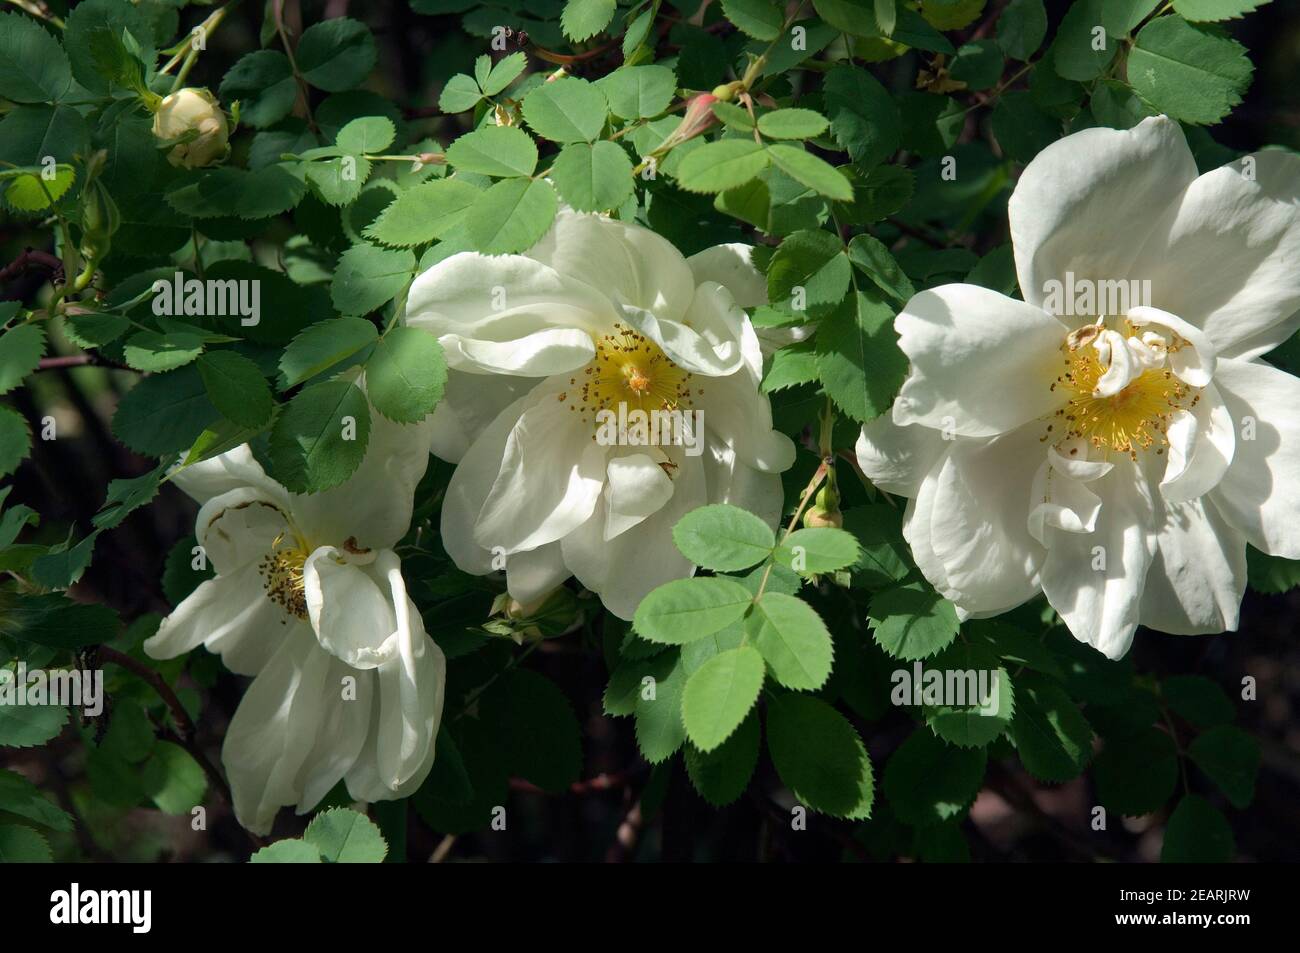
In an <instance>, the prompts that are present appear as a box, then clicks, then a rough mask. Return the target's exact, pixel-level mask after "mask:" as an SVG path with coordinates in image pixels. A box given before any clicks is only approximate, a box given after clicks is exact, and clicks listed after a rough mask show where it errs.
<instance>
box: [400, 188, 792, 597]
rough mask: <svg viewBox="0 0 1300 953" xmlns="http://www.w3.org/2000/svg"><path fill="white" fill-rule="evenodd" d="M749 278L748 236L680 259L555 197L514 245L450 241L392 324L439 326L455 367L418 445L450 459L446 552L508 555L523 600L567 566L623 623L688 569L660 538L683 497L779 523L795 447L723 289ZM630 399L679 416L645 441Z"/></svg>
mask: <svg viewBox="0 0 1300 953" xmlns="http://www.w3.org/2000/svg"><path fill="white" fill-rule="evenodd" d="M763 289H764V284H763V278H762V276H761V275H759V274H758V272H757V271H755V269H754V268H753V266H752V265H751V264H750V263H749V257H748V249H747V248H745V247H744V246H737V245H723V246H718V247H715V248H711V249H708V250H706V251H704V252H701V253H700V254H698V255H695V256H694V257H692V258H690V259H686V258H683V257H682V255H681V253H680V252H678V251H677V249H676V248H674V247H673V246H672V245H671V244H670V243H669V242H668V241H666V240H665V239H663V238H661V237H660V236H658V235H656V234H655V233H653V232H651V231H649V230H647V229H644V228H640V227H637V226H634V225H629V224H626V223H623V222H618V221H614V220H612V219H609V218H605V217H602V216H597V215H581V214H577V213H575V212H572V211H570V210H568V209H564V210H561V212H560V214H559V216H558V217H557V219H556V222H555V225H554V226H553V227H552V228H551V230H550V232H549V233H548V234H547V235H546V237H545V238H543V239H542V241H541V242H539V243H538V244H537V245H535V246H534V247H533V248H531V249H529V251H528V252H526V253H525V254H522V255H503V256H496V257H485V256H483V255H479V254H473V253H462V254H457V255H454V256H452V257H450V258H448V259H447V260H445V261H442V262H440V263H438V264H437V265H435V266H434V267H432V268H430V269H429V270H428V271H426V272H425V273H424V274H422V275H420V276H419V277H418V278H417V279H416V280H415V283H414V284H413V285H412V287H411V292H410V295H409V297H408V300H407V305H406V317H405V320H406V323H407V324H409V325H411V326H413V327H419V328H425V329H427V330H428V331H430V332H432V333H433V334H436V335H437V336H438V339H439V340H440V341H441V342H442V346H443V348H444V349H445V351H446V354H447V362H448V366H449V367H450V368H451V370H450V374H449V381H448V385H447V392H446V397H445V398H444V400H443V402H442V403H441V404H440V405H439V407H438V409H437V410H436V411H435V413H434V421H435V425H436V426H435V437H434V453H436V454H438V456H440V457H442V458H444V459H446V460H449V461H451V462H453V463H457V464H458V466H457V467H456V472H455V474H454V475H453V476H452V480H451V484H450V486H449V487H448V489H447V495H446V498H445V500H444V502H443V508H442V535H443V544H444V546H445V547H446V549H447V552H448V553H449V554H450V555H451V557H452V559H453V560H455V562H456V564H457V565H458V566H460V567H461V568H462V569H463V570H465V571H466V572H470V573H476V574H484V573H488V572H491V571H493V570H494V569H501V568H505V569H506V576H507V585H508V588H509V590H510V595H511V596H512V597H513V598H515V599H516V600H518V601H519V602H521V603H524V604H530V603H533V602H535V601H536V600H537V599H539V598H541V597H542V596H544V595H545V594H546V593H547V592H549V591H550V590H551V589H553V588H554V587H555V586H557V585H559V584H560V583H561V582H563V581H564V580H565V579H566V578H567V577H568V576H570V575H573V576H576V577H577V578H578V580H579V581H580V582H581V583H582V584H583V585H584V586H586V587H587V588H588V589H590V590H592V591H593V592H596V593H598V594H599V595H600V597H601V600H602V601H603V602H604V604H605V605H606V607H608V608H609V610H610V611H611V612H613V613H615V614H616V615H618V616H620V617H622V618H625V619H630V618H631V617H632V613H633V612H634V611H635V609H636V606H637V604H638V603H639V602H640V600H641V598H642V597H643V596H644V595H645V594H646V593H647V592H649V591H650V590H651V589H653V588H654V587H655V586H658V585H660V584H661V583H664V582H667V581H669V580H672V579H678V578H682V577H685V576H689V575H690V574H691V572H692V571H693V567H692V566H691V563H690V562H689V560H687V559H686V558H685V557H684V556H682V555H681V554H680V553H679V552H678V551H677V549H676V547H675V546H674V545H673V541H672V527H673V525H674V524H675V523H676V522H677V521H678V520H679V519H680V518H681V517H682V516H683V515H684V514H686V513H687V512H689V511H690V510H692V509H695V508H696V507H698V506H702V505H704V504H705V503H721V502H726V503H732V504H735V505H737V506H742V507H744V508H746V509H748V510H750V511H752V512H754V513H756V514H758V515H759V516H761V517H762V518H764V519H766V520H768V521H769V522H772V523H775V521H776V520H777V519H778V518H779V516H780V509H781V502H782V492H781V481H780V477H779V475H778V474H780V472H781V471H783V470H785V469H787V468H788V467H789V466H790V465H791V463H792V462H793V460H794V445H793V444H792V443H791V442H790V440H789V439H788V438H787V437H785V436H784V435H782V434H780V433H777V432H775V431H773V429H772V415H771V408H770V406H769V404H768V401H767V399H766V397H764V396H763V395H762V394H760V393H759V390H758V384H759V379H760V376H761V374H762V355H761V354H760V350H759V342H758V339H757V338H756V337H755V335H754V330H753V328H752V327H751V326H750V323H749V319H748V318H747V317H746V316H745V313H744V312H743V311H742V310H741V309H740V307H739V306H738V305H737V303H736V302H737V300H742V301H746V302H748V303H756V302H757V301H759V300H762V298H763V296H764V291H763ZM620 411H621V412H622V413H624V414H625V415H626V416H627V417H628V419H629V421H630V423H629V426H626V427H623V426H621V419H620V418H619V413H620ZM637 412H641V413H644V414H645V415H646V416H649V415H650V414H651V413H652V412H660V414H661V415H662V414H663V412H671V414H675V415H676V418H675V419H676V420H678V421H680V423H681V428H680V430H679V431H678V432H677V433H675V434H670V435H666V434H665V433H664V432H663V431H660V430H656V431H655V433H654V434H653V435H649V434H648V433H647V431H645V430H638V428H637V426H636V425H635V418H636V414H637ZM611 419H614V420H618V421H619V424H618V425H617V426H612V425H610V421H611ZM661 419H667V418H662V417H661ZM647 436H648V437H649V439H646V438H647ZM665 436H667V439H661V438H663V437H665Z"/></svg>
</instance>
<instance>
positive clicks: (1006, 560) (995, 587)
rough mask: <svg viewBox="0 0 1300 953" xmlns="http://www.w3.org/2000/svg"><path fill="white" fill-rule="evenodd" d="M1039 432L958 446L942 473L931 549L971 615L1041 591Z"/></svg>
mask: <svg viewBox="0 0 1300 953" xmlns="http://www.w3.org/2000/svg"><path fill="white" fill-rule="evenodd" d="M1043 454H1044V451H1043V445H1042V444H1041V443H1040V442H1039V434H1038V430H1037V428H1036V427H1026V428H1022V429H1021V430H1018V431H1015V432H1014V433H1011V434H1007V435H1005V436H1002V437H998V438H995V439H993V440H960V441H955V442H954V444H953V446H952V448H951V449H950V450H949V452H948V454H947V456H946V458H945V459H944V462H943V464H942V465H941V466H940V467H939V468H938V470H939V472H938V476H937V479H936V482H935V484H934V499H933V501H932V503H931V507H932V509H931V512H930V548H931V550H932V551H933V552H934V555H935V557H936V558H937V559H938V560H939V561H940V562H941V563H942V564H943V567H944V576H945V577H946V580H947V586H948V588H949V589H950V590H952V591H953V592H954V593H955V594H956V595H957V598H955V599H953V601H954V602H956V603H957V604H958V605H960V606H961V607H962V608H964V609H966V610H967V611H970V612H979V611H981V610H986V609H994V608H999V607H1006V606H1009V605H1017V604H1019V603H1021V602H1024V601H1025V600H1026V599H1029V598H1031V597H1032V596H1034V595H1036V594H1037V592H1038V571H1039V567H1040V566H1041V564H1042V560H1043V555H1044V554H1043V548H1042V546H1041V545H1040V544H1039V543H1038V542H1037V541H1036V540H1035V539H1034V538H1033V537H1032V536H1031V535H1030V533H1029V510H1030V506H1031V501H1032V496H1031V494H1032V489H1033V482H1034V475H1035V473H1036V472H1037V470H1038V461H1039V460H1041V459H1042V458H1043Z"/></svg>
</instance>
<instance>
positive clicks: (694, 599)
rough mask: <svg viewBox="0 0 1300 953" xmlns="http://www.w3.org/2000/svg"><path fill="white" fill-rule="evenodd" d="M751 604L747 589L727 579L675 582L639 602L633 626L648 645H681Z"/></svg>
mask: <svg viewBox="0 0 1300 953" xmlns="http://www.w3.org/2000/svg"><path fill="white" fill-rule="evenodd" d="M751 601H752V597H751V596H750V594H749V590H748V589H746V588H745V587H744V586H742V585H741V584H740V583H738V582H734V581H732V580H730V579H720V578H716V577H714V578H709V577H700V578H695V579H675V580H673V581H672V582H667V583H664V584H663V585H662V586H659V587H658V588H656V589H653V590H651V591H650V593H649V594H648V595H647V596H646V597H645V598H644V599H642V600H641V604H640V605H639V606H637V610H636V617H635V619H634V624H635V625H636V630H637V632H638V633H639V634H640V635H641V636H642V637H643V638H646V639H649V640H650V641H652V642H662V643H664V644H665V645H683V644H685V643H687V642H694V641H695V640H696V639H702V638H704V637H705V636H706V635H712V634H713V633H714V632H717V631H718V630H719V629H722V628H725V627H726V626H728V625H730V624H731V623H733V622H735V621H737V620H738V619H740V617H741V616H743V615H744V614H745V610H746V609H748V608H749V604H750V602H751Z"/></svg>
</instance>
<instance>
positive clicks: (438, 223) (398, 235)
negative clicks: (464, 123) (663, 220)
mask: <svg viewBox="0 0 1300 953" xmlns="http://www.w3.org/2000/svg"><path fill="white" fill-rule="evenodd" d="M629 178H630V177H629ZM480 194H481V192H480V190H479V189H477V188H475V187H474V186H472V185H470V184H469V183H468V182H465V181H463V180H461V179H434V180H433V181H431V182H422V183H420V184H419V185H415V186H412V187H411V188H409V189H407V190H405V191H404V192H401V193H399V194H398V196H397V198H396V199H394V200H393V201H392V202H390V203H389V204H388V205H387V206H386V207H385V208H384V210H383V211H382V212H380V213H379V217H378V218H377V219H375V220H374V221H373V222H371V223H370V224H369V225H368V226H367V227H366V229H365V235H366V237H367V238H369V239H372V240H374V241H377V242H379V243H380V244H381V245H392V246H394V247H396V248H409V247H411V246H412V245H424V244H427V243H428V242H432V241H434V240H436V239H442V238H446V237H447V236H448V235H450V234H451V233H452V232H453V231H454V230H455V229H456V228H457V227H458V226H459V225H460V224H461V223H462V222H463V221H464V218H465V211H466V209H468V208H469V207H470V206H471V205H473V204H474V201H475V199H477V198H478V197H479V195H480Z"/></svg>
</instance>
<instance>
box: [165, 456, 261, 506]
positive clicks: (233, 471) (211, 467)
mask: <svg viewBox="0 0 1300 953" xmlns="http://www.w3.org/2000/svg"><path fill="white" fill-rule="evenodd" d="M169 476H170V479H171V482H172V483H175V484H176V485H177V486H178V487H180V488H181V489H182V490H184V491H185V492H186V493H187V494H188V495H189V496H191V497H193V498H194V499H195V500H197V501H198V502H199V503H206V502H207V501H208V500H210V499H212V497H214V496H220V495H221V494H222V493H229V492H230V491H231V490H236V489H240V488H242V487H253V488H256V489H259V490H261V491H262V494H263V495H264V496H265V497H266V498H268V499H283V498H284V497H285V491H284V487H282V486H280V484H278V483H276V482H275V481H274V480H272V479H271V478H270V477H269V476H267V475H266V473H265V471H263V470H262V465H261V464H260V463H258V462H257V460H256V459H254V458H253V451H252V450H251V449H249V446H248V444H246V443H245V444H240V445H239V446H238V447H235V448H234V449H233V450H227V451H226V452H225V453H223V454H220V455H219V456H215V457H212V458H211V459H209V460H201V461H200V462H198V463H193V464H190V465H189V466H188V467H178V468H175V469H173V470H172V471H171V472H170V474H169Z"/></svg>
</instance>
